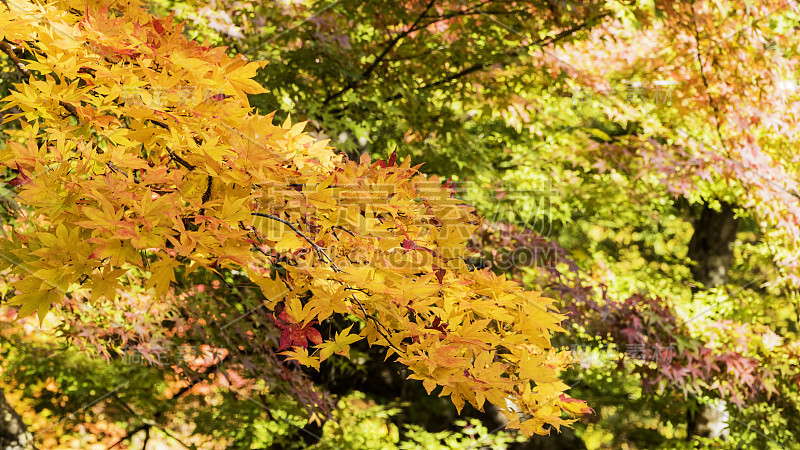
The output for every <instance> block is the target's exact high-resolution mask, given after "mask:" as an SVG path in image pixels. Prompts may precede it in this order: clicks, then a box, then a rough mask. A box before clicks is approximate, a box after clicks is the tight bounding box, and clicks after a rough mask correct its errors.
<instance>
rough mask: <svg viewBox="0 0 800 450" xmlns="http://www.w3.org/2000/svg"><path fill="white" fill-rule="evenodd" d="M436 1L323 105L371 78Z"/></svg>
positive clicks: (431, 1)
mask: <svg viewBox="0 0 800 450" xmlns="http://www.w3.org/2000/svg"><path fill="white" fill-rule="evenodd" d="M434 3H436V0H430V1H429V2H428V5H427V6H426V7H425V10H424V11H422V13H421V14H420V15H419V17H417V19H416V20H415V21H414V23H412V24H411V26H410V27H408V28H406V29H405V31H403V32H402V33H399V34H398V35H397V36H395V37H394V38H392V39H391V40H390V41H389V42H388V43H387V44H386V47H384V49H383V51H382V52H381V53H380V54H379V55H378V56H377V57H375V60H374V61H372V64H370V66H369V67H367V70H365V71H364V72H363V73H362V74H361V76H360V77H359V78H358V79H357V80H352V81H350V82H349V83H347V86H345V87H343V88H341V89H340V90H339V91H338V92H336V93H335V94H331V95H329V96H328V97H327V98H326V99H325V100H324V101H323V102H322V105H323V106H325V105H327V104H328V103H330V102H331V101H333V100H336V99H337V98H339V97H341V96H342V95H343V94H344V93H345V92H347V91H350V90H352V89H354V88H356V87H357V86H358V85H359V83H361V82H362V81H363V80H366V79H367V78H369V76H370V75H372V72H373V71H374V70H375V69H376V68H377V67H378V65H379V64H380V63H381V62H383V60H384V58H386V55H388V54H389V52H390V51H392V49H394V48H395V46H396V45H397V44H398V43H399V42H400V41H401V40H402V39H403V38H405V37H406V36H408V35H409V34H410V33H412V32H413V31H415V30H416V29H417V27H418V26H419V23H420V22H421V21H422V19H424V18H425V16H426V15H427V14H428V11H430V9H431V8H432V7H433V4H434Z"/></svg>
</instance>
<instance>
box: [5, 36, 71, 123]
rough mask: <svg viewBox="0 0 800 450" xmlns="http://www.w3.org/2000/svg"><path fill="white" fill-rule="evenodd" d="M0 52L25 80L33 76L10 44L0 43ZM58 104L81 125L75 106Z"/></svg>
mask: <svg viewBox="0 0 800 450" xmlns="http://www.w3.org/2000/svg"><path fill="white" fill-rule="evenodd" d="M0 50H3V53H5V54H6V55H8V57H9V58H10V59H11V61H12V62H13V63H14V66H15V67H16V68H17V70H19V71H20V73H22V75H24V76H25V77H27V78H31V77H32V76H33V74H32V73H31V71H30V70H28V69H26V68H25V64H23V63H22V61H21V60H20V59H19V57H18V56H17V54H16V53H14V48H13V47H12V46H11V44H9V43H8V42H5V41H2V42H0ZM58 104H59V105H60V106H61V107H62V108H64V109H66V110H67V112H68V113H70V115H72V116H73V117H75V119H76V120H77V121H78V123H81V118H80V116H79V115H78V110H77V109H76V108H75V105H73V104H71V103H67V102H65V101H63V100H59V101H58Z"/></svg>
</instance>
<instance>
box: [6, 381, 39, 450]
mask: <svg viewBox="0 0 800 450" xmlns="http://www.w3.org/2000/svg"><path fill="white" fill-rule="evenodd" d="M32 448H34V446H33V436H32V435H31V433H29V432H28V428H27V427H26V426H25V424H24V423H23V422H22V418H21V417H20V416H19V414H17V412H16V411H15V410H14V408H13V407H12V406H11V405H10V404H9V403H8V400H6V396H5V395H4V394H3V392H2V391H0V450H27V449H32Z"/></svg>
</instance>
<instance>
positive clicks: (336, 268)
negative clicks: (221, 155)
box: [250, 212, 403, 354]
mask: <svg viewBox="0 0 800 450" xmlns="http://www.w3.org/2000/svg"><path fill="white" fill-rule="evenodd" d="M250 214H251V215H253V216H257V217H265V218H267V219H272V220H275V221H277V222H280V223H282V224H284V225H286V226H287V227H289V228H291V230H292V231H294V232H295V233H296V234H297V235H298V236H300V237H301V238H303V239H304V240H305V241H306V242H308V243H309V244H310V245H311V246H312V247H313V248H314V250H316V251H317V253H318V254H319V255H320V257H322V259H323V261H325V262H326V263H328V264H329V265H330V266H331V268H332V269H333V271H334V272H336V273H342V272H344V271H343V270H342V269H341V268H340V267H339V266H338V265H336V263H335V262H333V259H332V258H331V257H330V256H329V255H328V254H327V253H326V252H325V249H323V248H322V247H320V246H319V245H317V243H316V242H314V241H313V240H312V239H311V238H310V237H308V236H306V234H305V233H303V232H302V231H300V230H299V229H297V227H295V226H294V224H292V223H291V222H289V221H287V220H284V219H281V218H280V217H277V216H274V215H272V214H264V213H258V212H254V213H250ZM345 286H347V287H348V288H349V289H351V290H353V288H352V287H351V286H350V285H349V284H348V283H345ZM351 298H352V299H353V301H355V302H356V304H357V305H358V307H359V308H360V309H361V312H362V314H364V320H367V319H370V320H372V321H373V322H374V323H375V325H377V326H378V327H380V328H383V331H382V330H381V329H380V328H376V330H377V331H378V334H380V335H381V337H383V338H384V339H386V343H387V344H389V346H390V347H392V348H393V349H395V350H396V351H397V352H398V354H403V352H402V350H400V348H398V347H397V346H396V345H394V344H393V343H392V341H390V340H389V336H388V334H390V332H389V329H388V328H386V325H384V324H383V323H382V322H381V321H379V320H378V319H377V318H376V317H375V316H373V315H372V314H369V313H368V312H367V310H366V308H364V304H363V303H361V300H359V299H358V297H356V296H355V294H351ZM384 332H385V333H384Z"/></svg>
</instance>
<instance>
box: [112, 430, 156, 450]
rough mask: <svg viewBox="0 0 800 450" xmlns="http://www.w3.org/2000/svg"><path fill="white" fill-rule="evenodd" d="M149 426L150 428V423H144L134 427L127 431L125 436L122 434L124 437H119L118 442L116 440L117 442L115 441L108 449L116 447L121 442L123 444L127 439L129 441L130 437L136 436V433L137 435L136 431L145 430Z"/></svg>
mask: <svg viewBox="0 0 800 450" xmlns="http://www.w3.org/2000/svg"><path fill="white" fill-rule="evenodd" d="M149 428H150V425H148V424H142V425H139V426H138V427H136V428H134V429H133V430H131V431H129V432H128V433H127V434H126V435H125V436H122V437H121V438H120V439H119V440H118V441H117V442H115V443H114V444H113V445H112V446H111V447H108V449H107V450H111V449H112V448H114V447H116V446H118V445H119V444H122V443H123V442H125V441H127V440H128V439H130V438H132V437H133V436H135V435H136V433H138V432H140V431H142V430H145V429H149Z"/></svg>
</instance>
